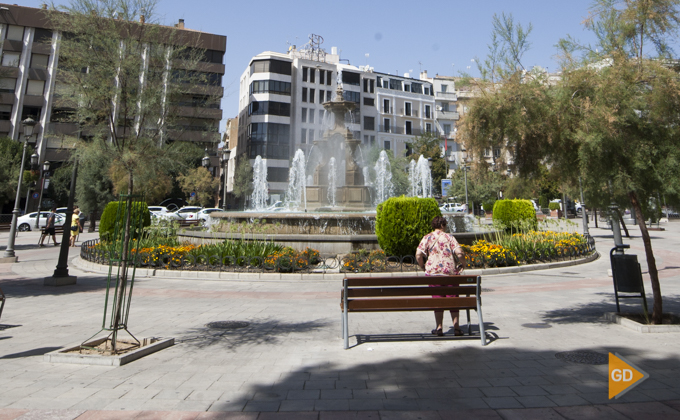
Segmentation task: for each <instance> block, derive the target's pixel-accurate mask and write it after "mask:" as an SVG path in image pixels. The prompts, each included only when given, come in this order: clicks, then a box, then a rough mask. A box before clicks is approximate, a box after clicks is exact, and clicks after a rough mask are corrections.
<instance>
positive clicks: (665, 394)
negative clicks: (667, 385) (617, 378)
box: [636, 389, 680, 401]
mask: <svg viewBox="0 0 680 420" xmlns="http://www.w3.org/2000/svg"><path fill="white" fill-rule="evenodd" d="M636 391H638V392H639V393H641V394H644V395H646V396H648V397H650V398H652V399H654V400H656V401H667V400H675V399H678V398H680V393H679V392H678V391H677V390H672V389H636Z"/></svg>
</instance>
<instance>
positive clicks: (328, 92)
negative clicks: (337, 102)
mask: <svg viewBox="0 0 680 420" xmlns="http://www.w3.org/2000/svg"><path fill="white" fill-rule="evenodd" d="M332 99H333V93H332V92H331V91H330V90H327V91H326V102H330V101H331V100H332Z"/></svg>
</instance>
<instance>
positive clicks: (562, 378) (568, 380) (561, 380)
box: [545, 375, 580, 385]
mask: <svg viewBox="0 0 680 420" xmlns="http://www.w3.org/2000/svg"><path fill="white" fill-rule="evenodd" d="M545 378H546V379H547V380H548V381H549V382H550V383H553V384H555V385H561V384H574V383H580V381H579V380H578V379H576V378H574V377H573V376H571V375H554V376H546V377H545Z"/></svg>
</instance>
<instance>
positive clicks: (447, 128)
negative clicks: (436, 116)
mask: <svg viewBox="0 0 680 420" xmlns="http://www.w3.org/2000/svg"><path fill="white" fill-rule="evenodd" d="M442 129H443V130H444V135H445V136H448V135H449V134H451V124H442Z"/></svg>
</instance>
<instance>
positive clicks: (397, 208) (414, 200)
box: [375, 196, 442, 256]
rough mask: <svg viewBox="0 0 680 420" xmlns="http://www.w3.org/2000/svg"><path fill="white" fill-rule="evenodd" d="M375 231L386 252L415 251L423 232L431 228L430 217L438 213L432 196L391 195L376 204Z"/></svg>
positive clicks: (402, 254)
mask: <svg viewBox="0 0 680 420" xmlns="http://www.w3.org/2000/svg"><path fill="white" fill-rule="evenodd" d="M376 210H377V215H376V218H375V234H376V236H377V237H378V244H380V248H382V249H383V251H385V253H386V254H387V255H397V256H404V255H415V254H416V249H417V248H418V244H419V243H420V241H421V240H422V239H423V236H425V235H427V234H428V233H430V232H431V231H432V219H434V218H435V217H436V216H441V215H442V212H441V210H439V206H438V205H437V201H436V200H435V199H434V198H418V197H404V196H401V197H392V198H390V199H388V200H386V201H385V202H383V203H382V204H379V205H378V208H377V209H376Z"/></svg>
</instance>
